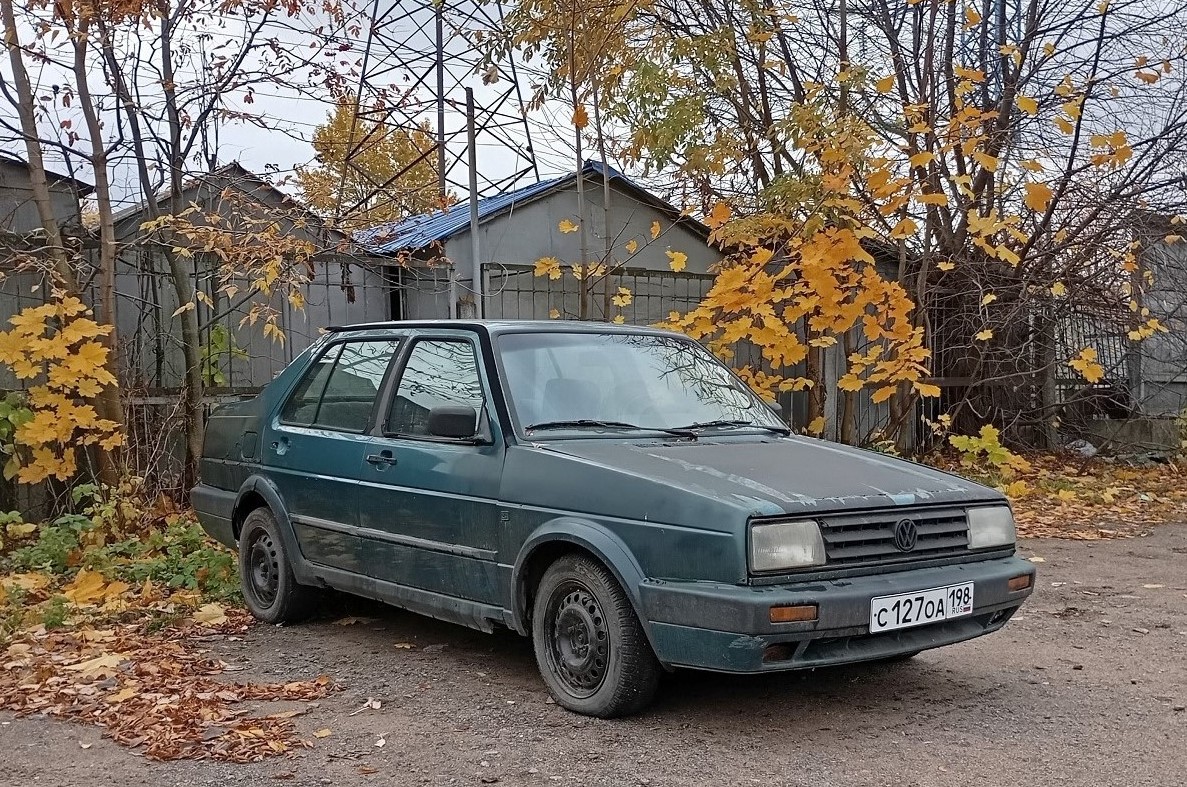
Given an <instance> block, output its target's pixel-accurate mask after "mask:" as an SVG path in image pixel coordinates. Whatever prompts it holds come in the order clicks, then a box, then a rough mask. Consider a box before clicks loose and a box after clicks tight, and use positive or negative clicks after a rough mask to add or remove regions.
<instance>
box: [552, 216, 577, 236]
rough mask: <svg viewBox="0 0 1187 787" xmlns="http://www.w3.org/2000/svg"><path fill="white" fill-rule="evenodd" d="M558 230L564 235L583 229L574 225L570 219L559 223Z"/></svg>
mask: <svg viewBox="0 0 1187 787" xmlns="http://www.w3.org/2000/svg"><path fill="white" fill-rule="evenodd" d="M556 228H557V229H558V230H560V231H561V232H564V233H570V232H576V231H577V230H579V229H581V227H579V226H577V225H576V224H574V223H573V222H572V221H569V220H568V219H561V220H560V221H559V222H558V223H557V225H556Z"/></svg>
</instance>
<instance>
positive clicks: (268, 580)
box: [247, 530, 280, 607]
mask: <svg viewBox="0 0 1187 787" xmlns="http://www.w3.org/2000/svg"><path fill="white" fill-rule="evenodd" d="M247 587H248V589H249V590H250V591H251V594H252V596H253V597H254V598H255V600H256V601H257V602H258V603H259V604H260V605H261V606H264V607H270V606H272V604H273V603H274V602H275V601H276V596H277V594H278V593H279V592H280V560H279V558H278V557H277V554H276V545H275V544H274V543H273V542H272V536H271V535H269V534H268V532H267V531H264V530H260V531H257V533H256V536H255V537H254V538H253V539H252V542H251V548H250V549H249V550H248V553H247Z"/></svg>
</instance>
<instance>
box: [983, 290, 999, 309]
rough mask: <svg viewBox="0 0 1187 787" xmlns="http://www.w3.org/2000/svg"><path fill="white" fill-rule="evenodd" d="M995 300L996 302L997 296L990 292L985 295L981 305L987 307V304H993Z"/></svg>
mask: <svg viewBox="0 0 1187 787" xmlns="http://www.w3.org/2000/svg"><path fill="white" fill-rule="evenodd" d="M996 300H997V295H995V294H993V293H992V292H991V293H988V294H986V295H985V297H984V298H982V299H981V305H982V306H988V305H989V304H991V303H993V302H994V301H996Z"/></svg>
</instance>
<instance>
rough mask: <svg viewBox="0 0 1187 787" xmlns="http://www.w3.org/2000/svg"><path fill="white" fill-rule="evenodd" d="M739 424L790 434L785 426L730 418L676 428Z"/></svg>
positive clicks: (706, 427) (712, 427)
mask: <svg viewBox="0 0 1187 787" xmlns="http://www.w3.org/2000/svg"><path fill="white" fill-rule="evenodd" d="M741 426H750V427H753V428H755V429H766V430H767V431H768V432H774V433H775V434H781V435H785V436H786V435H789V434H791V430H790V429H788V428H787V427H786V426H771V425H769V424H756V423H755V422H754V421H743V420H732V421H731V420H726V419H722V420H720V421H700V422H698V423H695V424H688V425H687V426H680V427H677V428H678V429H686V430H687V429H722V428H727V427H741Z"/></svg>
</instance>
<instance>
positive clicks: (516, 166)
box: [338, 0, 539, 216]
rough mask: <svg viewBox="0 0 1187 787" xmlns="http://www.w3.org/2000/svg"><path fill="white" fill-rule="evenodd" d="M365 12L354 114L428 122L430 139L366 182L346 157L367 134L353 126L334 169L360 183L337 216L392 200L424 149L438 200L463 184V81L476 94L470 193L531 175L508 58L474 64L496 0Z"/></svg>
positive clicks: (408, 1) (397, 1)
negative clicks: (388, 173)
mask: <svg viewBox="0 0 1187 787" xmlns="http://www.w3.org/2000/svg"><path fill="white" fill-rule="evenodd" d="M369 16H370V26H369V28H368V29H367V30H366V33H365V35H366V40H365V44H364V49H363V57H362V61H361V66H360V69H359V76H358V83H357V88H356V90H355V100H356V102H357V104H356V117H358V118H360V119H366V120H369V121H373V122H376V123H379V124H381V126H382V127H385V128H387V129H391V130H403V131H406V132H409V133H413V132H416V131H418V130H422V126H423V124H425V123H427V124H428V125H429V126H430V128H431V129H432V131H433V136H434V138H435V143H436V144H435V146H434V147H433V148H432V149H431V150H426V151H424V153H423V154H422V155H421V156H420V157H419V158H417V159H416V160H415V161H413V162H410V163H409V164H407V165H406V166H405V167H404V168H403V170H401V171H400V172H397V173H396V174H395V175H393V176H392V177H391V178H390V179H388V181H387V182H375V180H374V179H373V178H372V176H371V175H369V174H368V173H366V172H364V171H363V170H362V168H360V167H358V166H356V165H355V164H354V162H353V159H354V157H355V156H356V155H357V154H358V152H359V151H360V150H362V149H363V148H364V146H365V144H366V141H367V140H366V138H365V136H364V132H363V130H362V129H358V128H356V129H354V130H352V133H351V143H350V148H349V152H348V154H347V156H346V160H345V164H344V166H343V168H342V175H341V178H342V181H343V182H345V179H346V177H347V176H348V174H349V175H350V176H351V177H352V178H357V179H359V180H361V181H363V182H364V183H367V184H368V189H366V190H365V192H366V193H364V194H363V196H362V197H361V198H360V197H357V196H352V197H351V198H350V201H351V202H353V203H354V204H345V203H343V204H340V206H339V210H338V213H339V215H340V216H349V215H351V214H352V213H353V212H354V211H357V210H358V209H360V208H362V207H374V206H375V205H377V204H382V203H383V202H385V201H392V200H394V199H395V197H394V195H395V194H396V193H397V192H396V188H395V187H396V186H397V184H398V183H399V181H400V180H401V178H402V177H403V176H404V175H405V174H406V173H407V172H409V171H410V170H411V169H412V167H414V166H415V165H417V164H419V163H421V162H423V161H424V160H426V159H427V158H430V157H432V158H435V163H436V169H437V173H438V184H437V186H438V195H437V196H438V197H440V198H441V200H442V204H444V202H445V198H446V195H447V194H452V193H454V192H459V193H468V192H469V191H470V173H469V166H468V163H467V139H466V133H467V130H466V95H465V90H466V88H467V87H471V88H473V89H474V92H475V95H476V96H477V101H476V102H475V118H474V126H475V132H476V141H477V148H478V150H479V153H480V159H479V166H478V173H477V175H478V177H477V189H478V196H487V195H489V194H493V193H497V192H500V191H505V190H508V189H511V188H514V187H516V186H518V185H521V184H526V183H534V182H536V181H538V180H539V170H538V168H537V166H536V158H535V154H534V152H533V150H532V140H531V133H530V130H529V127H528V123H527V118H526V115H525V113H524V103H523V96H522V93H521V90H520V85H519V80H518V74H517V73H516V64H515V62H514V60H513V59H511V58H508V59H507V60H506V62H500V63H495V64H494V65H490V64H487V65H486V66H482V63H483V57H482V51H481V47H482V45H483V42H484V41H486V40H488V39H489V37H490V36H491V35H492V34H493V32H494V31H496V30H497V29H498V27H499V25H500V24H501V22H502V6H501V5H500V3H499V2H498V0H493V2H484V0H438V1H435V0H373V2H372V5H371V11H370V15H369ZM480 68H484V69H485V70H480Z"/></svg>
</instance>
